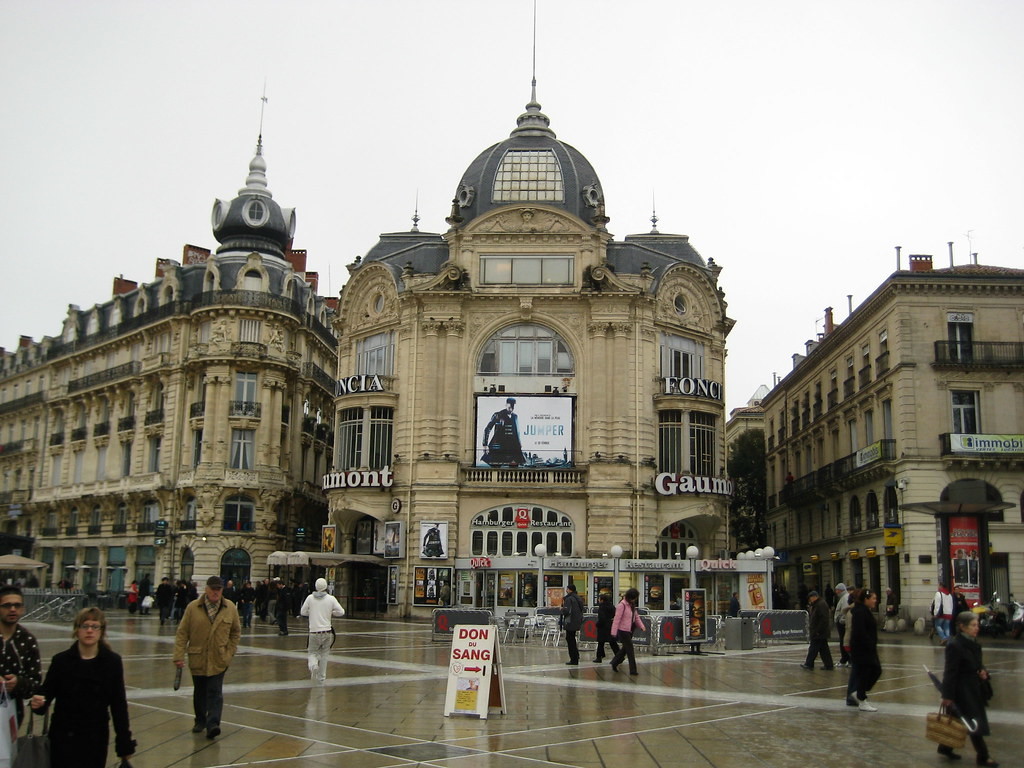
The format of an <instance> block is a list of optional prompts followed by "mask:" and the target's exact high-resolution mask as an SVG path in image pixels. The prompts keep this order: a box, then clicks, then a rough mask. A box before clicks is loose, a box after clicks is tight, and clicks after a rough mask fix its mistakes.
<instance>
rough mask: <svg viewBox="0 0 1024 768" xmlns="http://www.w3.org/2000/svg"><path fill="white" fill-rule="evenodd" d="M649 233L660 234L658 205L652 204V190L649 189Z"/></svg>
mask: <svg viewBox="0 0 1024 768" xmlns="http://www.w3.org/2000/svg"><path fill="white" fill-rule="evenodd" d="M651 234H652V235H660V234H661V233H660V232H659V231H658V207H657V206H656V205H655V204H654V190H653V189H652V190H651Z"/></svg>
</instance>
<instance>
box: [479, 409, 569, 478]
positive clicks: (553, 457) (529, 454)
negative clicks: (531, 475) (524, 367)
mask: <svg viewBox="0 0 1024 768" xmlns="http://www.w3.org/2000/svg"><path fill="white" fill-rule="evenodd" d="M575 402H576V399H575V398H574V397H570V396H568V395H509V394H504V393H503V394H498V395H479V396H477V399H476V428H475V435H476V440H475V445H476V454H475V463H476V466H478V467H537V468H541V469H543V468H549V467H571V466H573V456H572V446H573V406H574V404H575Z"/></svg>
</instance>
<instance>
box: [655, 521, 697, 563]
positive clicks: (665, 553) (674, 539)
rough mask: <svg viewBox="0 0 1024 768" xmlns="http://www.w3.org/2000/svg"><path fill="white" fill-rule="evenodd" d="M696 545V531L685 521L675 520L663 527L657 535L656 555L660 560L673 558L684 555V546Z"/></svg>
mask: <svg viewBox="0 0 1024 768" xmlns="http://www.w3.org/2000/svg"><path fill="white" fill-rule="evenodd" d="M691 545H693V546H697V531H695V530H694V529H693V528H692V527H690V526H689V525H687V524H686V523H681V522H679V521H676V522H674V523H672V525H670V526H668V527H667V528H663V529H662V531H661V534H659V536H658V556H659V557H660V558H661V559H662V560H674V559H676V558H679V557H685V556H686V548H687V547H689V546H691Z"/></svg>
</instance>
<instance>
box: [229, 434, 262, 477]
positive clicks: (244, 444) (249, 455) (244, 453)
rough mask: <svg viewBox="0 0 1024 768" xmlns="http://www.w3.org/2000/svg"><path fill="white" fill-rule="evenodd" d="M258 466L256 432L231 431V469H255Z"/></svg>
mask: <svg viewBox="0 0 1024 768" xmlns="http://www.w3.org/2000/svg"><path fill="white" fill-rule="evenodd" d="M255 466H256V431H255V430H253V429H233V430H231V468H232V469H253V468H254V467H255Z"/></svg>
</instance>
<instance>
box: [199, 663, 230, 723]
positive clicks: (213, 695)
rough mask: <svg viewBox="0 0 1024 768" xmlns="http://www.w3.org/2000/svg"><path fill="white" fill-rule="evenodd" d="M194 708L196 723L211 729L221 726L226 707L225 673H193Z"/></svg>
mask: <svg viewBox="0 0 1024 768" xmlns="http://www.w3.org/2000/svg"><path fill="white" fill-rule="evenodd" d="M192 684H193V686H194V687H193V688H192V709H194V710H195V714H196V725H200V726H203V727H205V728H206V730H210V729H211V728H219V727H220V714H221V712H222V711H223V709H224V673H223V672H221V673H220V674H219V675H192Z"/></svg>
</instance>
